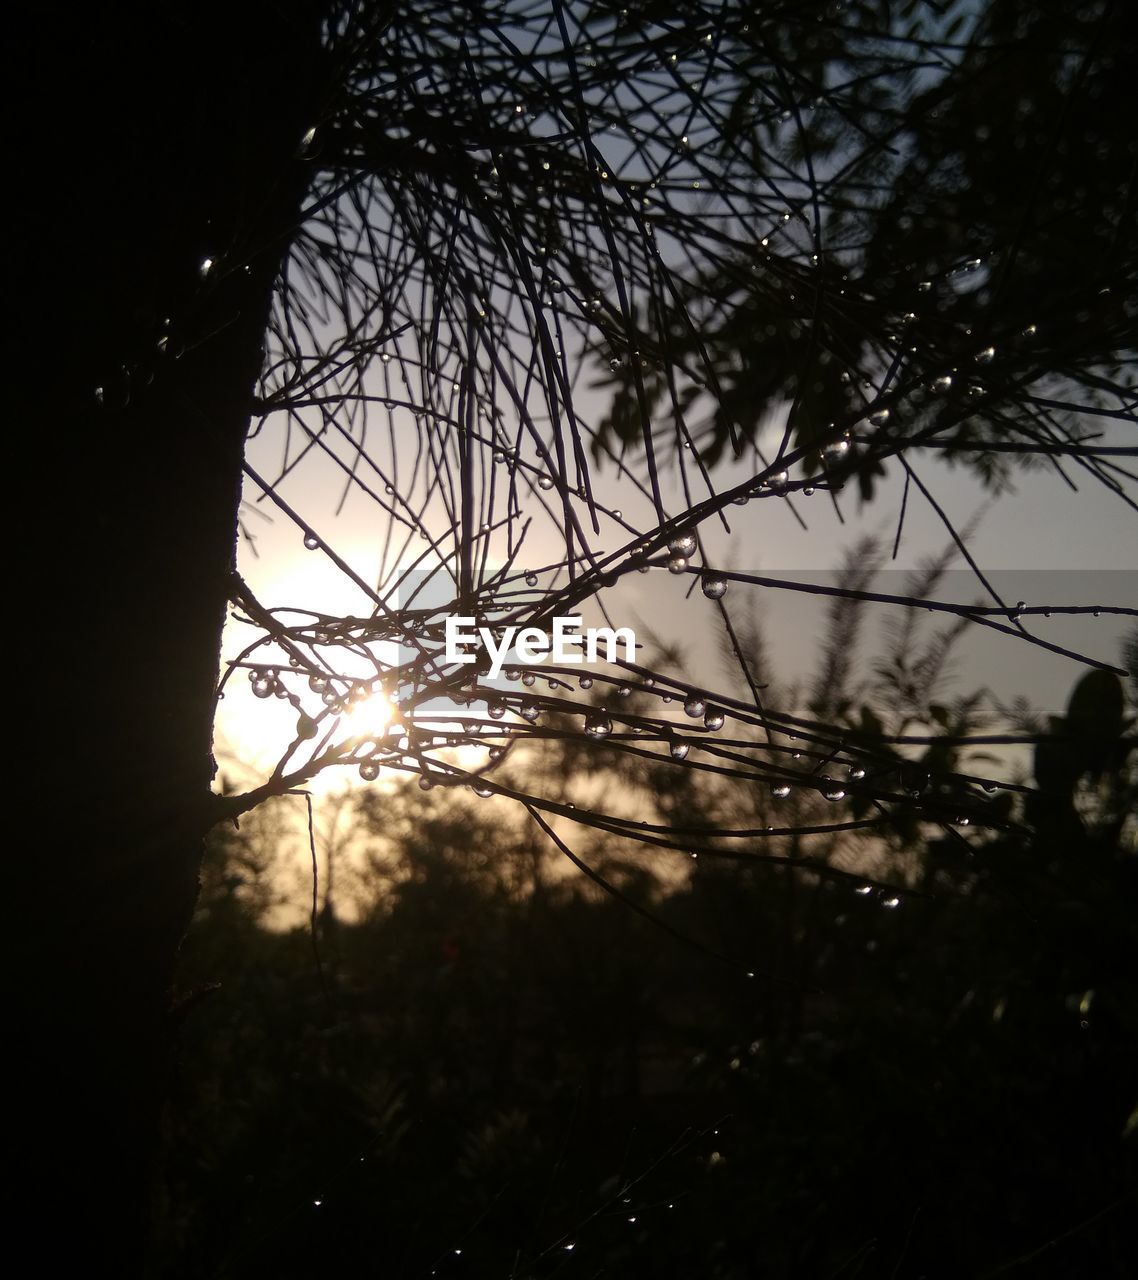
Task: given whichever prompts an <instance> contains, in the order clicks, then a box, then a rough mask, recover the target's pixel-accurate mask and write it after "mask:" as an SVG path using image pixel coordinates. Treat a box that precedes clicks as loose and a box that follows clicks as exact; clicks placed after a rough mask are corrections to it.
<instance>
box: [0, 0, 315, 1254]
mask: <svg viewBox="0 0 1138 1280" xmlns="http://www.w3.org/2000/svg"><path fill="white" fill-rule="evenodd" d="M114 9H115V7H114V6H112V10H114ZM17 27H18V30H17V31H16V35H15V39H14V40H13V42H12V46H11V47H12V49H13V50H14V55H15V65H14V66H13V67H12V68H10V75H9V83H14V84H15V85H16V86H17V95H18V124H17V126H16V132H17V134H18V137H17V138H16V140H15V142H16V159H15V163H14V171H15V173H16V190H15V197H16V200H17V201H18V203H19V205H20V208H21V212H22V216H21V219H20V224H21V225H20V231H19V235H18V238H17V239H16V240H15V241H14V242H10V245H9V251H10V254H11V257H12V259H13V260H14V261H13V262H12V263H11V265H13V266H14V267H15V276H16V284H15V299H14V300H15V303H16V305H15V307H14V308H11V310H12V311H13V312H14V314H15V318H16V321H17V324H18V325H19V326H20V330H21V335H20V336H21V341H20V344H19V345H18V347H17V361H16V363H15V365H14V367H13V368H11V369H10V370H9V383H10V385H12V386H13V387H14V390H15V404H14V405H13V404H12V403H11V401H9V410H10V414H11V416H10V418H9V424H10V425H9V430H8V434H7V440H6V443H5V452H6V455H7V460H8V466H7V480H8V485H9V488H10V492H11V494H12V497H11V498H10V501H14V505H15V508H16V520H15V521H14V522H13V524H12V525H11V526H10V528H11V533H12V535H13V536H12V537H11V538H10V540H9V555H10V565H11V571H10V573H9V579H8V581H9V600H10V614H9V623H8V637H9V640H10V642H11V643H10V645H9V652H10V657H9V689H10V701H9V706H10V707H12V711H11V712H10V716H9V732H10V734H11V736H12V738H13V739H14V741H15V744H16V762H17V763H16V772H15V774H14V776H12V777H11V779H10V784H9V785H10V790H9V798H10V800H11V801H12V802H13V803H12V807H11V808H10V810H9V822H10V831H12V832H13V834H14V833H15V831H16V830H19V832H20V834H19V835H18V838H17V839H16V840H15V841H14V842H13V844H14V845H15V850H14V852H13V853H12V854H10V855H9V856H10V858H11V859H12V863H13V865H14V867H15V869H16V892H15V894H14V895H13V897H11V898H10V899H9V912H10V914H11V917H12V918H13V919H14V920H15V922H16V927H15V929H14V930H10V931H9V936H10V937H13V940H14V943H15V946H14V953H13V956H12V959H11V960H10V961H9V965H8V973H9V976H10V979H11V980H12V983H13V987H14V1004H13V1005H10V1007H11V1008H14V1010H15V1024H14V1025H15V1031H16V1035H15V1037H14V1038H15V1050H14V1054H13V1057H14V1058H15V1059H16V1062H17V1066H18V1068H19V1073H20V1075H21V1077H22V1079H21V1085H20V1091H19V1093H17V1094H16V1095H15V1097H16V1099H17V1110H18V1112H19V1114H18V1116H17V1126H16V1127H17V1131H18V1132H17V1145H16V1156H15V1161H16V1164H15V1167H16V1169H17V1170H18V1178H19V1180H20V1182H21V1185H22V1187H23V1190H24V1192H25V1194H26V1196H27V1199H28V1203H29V1205H30V1206H31V1207H32V1208H33V1209H34V1212H33V1213H32V1214H30V1215H27V1214H25V1215H24V1218H23V1223H24V1225H25V1226H30V1225H31V1224H32V1223H33V1222H36V1221H37V1220H38V1221H41V1222H42V1221H43V1220H44V1219H45V1218H46V1220H47V1221H48V1222H49V1224H50V1229H51V1234H50V1235H47V1236H43V1237H41V1238H40V1239H39V1241H38V1245H37V1248H36V1254H37V1255H38V1256H40V1257H42V1258H44V1259H45V1263H47V1260H48V1259H49V1258H50V1260H51V1262H50V1264H48V1265H46V1267H45V1269H46V1270H48V1271H51V1272H52V1273H54V1272H55V1271H56V1270H57V1269H58V1264H59V1263H60V1262H61V1261H62V1260H63V1259H64V1258H67V1259H75V1260H79V1261H82V1262H84V1263H85V1264H88V1265H89V1264H91V1263H93V1262H97V1261H107V1262H109V1263H112V1264H113V1267H114V1270H113V1274H115V1275H117V1276H129V1275H132V1274H138V1273H140V1271H141V1270H142V1269H143V1267H144V1258H145V1250H146V1240H147V1221H148V1215H149V1198H150V1178H151V1165H152V1160H153V1156H154V1152H155V1144H156V1141H157V1135H158V1131H159V1122H160V1108H161V1098H162V1089H163V1080H164V1072H165V1065H166V1061H167V1057H168V1054H169V1050H170V1042H171V1021H172V1020H171V1014H170V994H169V993H170V986H171V976H172V971H173V965H174V961H175V956H176V952H177V948H178V944H179V941H180V939H181V937H182V934H183V932H184V930H185V928H186V926H187V923H188V921H189V918H190V915H191V912H192V910H193V906H194V901H195V897H196V893H197V875H198V864H199V859H200V849H201V838H202V835H203V834H204V831H205V830H206V828H207V826H208V825H209V820H210V819H209V814H210V803H209V800H210V783H211V779H212V774H213V763H212V757H211V725H212V714H213V691H214V688H215V683H216V678H217V666H218V653H219V640H220V632H221V626H222V622H223V618H224V611H225V605H226V599H227V594H228V573H229V569H230V567H231V565H232V561H233V555H234V543H235V532H236V520H237V511H238V504H239V500H240V487H241V460H242V450H243V443H244V438H245V434H246V430H247V427H248V421H249V407H250V404H251V396H252V393H253V390H254V387H255V383H256V379H257V376H258V373H259V371H260V366H261V359H262V342H263V339H264V334H265V328H266V323H267V319H268V316H269V311H270V306H271V297H272V289H273V282H274V280H275V278H276V276H277V272H278V269H279V266H280V262H281V256H282V253H283V252H284V251H285V249H286V248H287V244H288V239H289V234H290V232H291V230H292V229H293V228H294V227H295V224H296V219H297V215H298V213H299V210H300V206H301V201H302V197H303V194H304V191H305V189H306V186H307V183H308V179H309V176H310V175H309V173H308V171H307V162H305V161H304V160H303V159H301V158H299V155H298V151H299V144H300V139H301V137H302V136H303V134H304V132H305V130H306V129H307V128H308V127H309V126H310V125H311V124H312V123H314V120H315V115H314V113H315V111H316V107H317V102H318V100H319V98H320V95H321V90H322V85H321V79H322V75H323V74H324V68H323V55H322V54H321V40H320V6H318V5H316V4H311V3H309V4H294V5H292V6H291V7H289V6H283V7H282V6H272V5H269V4H267V3H255V4H248V5H228V6H222V5H220V4H216V3H205V4H198V3H193V4H191V3H184V4H180V5H179V4H166V5H152V6H138V8H137V10H136V11H134V12H125V11H122V10H118V11H113V12H111V13H109V14H108V12H107V11H106V10H105V9H103V7H101V6H91V7H90V11H89V12H80V13H79V15H78V16H77V17H76V18H75V19H74V22H73V24H72V25H70V26H66V27H65V26H63V25H62V23H61V20H60V19H59V17H58V15H57V14H56V13H54V12H53V11H52V10H50V9H49V8H46V7H40V6H34V7H31V6H30V7H29V9H28V11H26V12H25V13H23V15H22V16H21V17H20V19H19V20H18V22H17ZM207 259H210V260H212V265H211V266H210V267H209V269H208V270H206V269H205V267H204V265H203V264H205V263H206V260H207ZM17 818H23V819H25V821H23V822H20V823H17V822H16V819H17ZM33 1256H35V1255H33Z"/></svg>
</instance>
